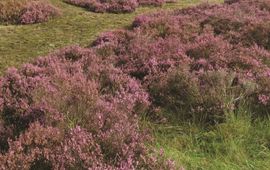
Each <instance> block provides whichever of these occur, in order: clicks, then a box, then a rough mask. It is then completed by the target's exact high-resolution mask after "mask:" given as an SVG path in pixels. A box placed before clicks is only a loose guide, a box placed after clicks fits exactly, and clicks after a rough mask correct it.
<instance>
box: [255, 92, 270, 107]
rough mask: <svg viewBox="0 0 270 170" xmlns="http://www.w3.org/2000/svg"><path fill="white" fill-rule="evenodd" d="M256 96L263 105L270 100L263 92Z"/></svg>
mask: <svg viewBox="0 0 270 170" xmlns="http://www.w3.org/2000/svg"><path fill="white" fill-rule="evenodd" d="M258 98H259V102H260V103H261V104H263V105H267V104H268V102H269V100H270V97H269V96H267V95H264V94H260V95H259V97H258Z"/></svg>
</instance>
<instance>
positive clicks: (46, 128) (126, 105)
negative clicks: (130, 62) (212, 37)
mask: <svg viewBox="0 0 270 170" xmlns="http://www.w3.org/2000/svg"><path fill="white" fill-rule="evenodd" d="M0 82H1V83H0V86H1V87H0V88H1V92H0V113H1V119H0V120H1V122H0V135H1V140H0V151H1V154H0V167H1V169H18V168H19V169H40V168H43V169H44V168H45V169H46V168H48V169H73V168H75V169H88V168H91V169H136V168H143V167H145V166H146V165H149V166H150V162H149V161H151V160H152V159H155V158H154V157H149V156H148V155H147V154H148V151H147V149H146V148H145V146H144V142H145V141H146V139H149V137H148V135H147V134H146V133H145V132H142V131H141V130H140V129H139V126H138V118H137V114H140V113H143V112H145V111H146V110H147V109H148V106H149V104H150V103H149V100H148V94H147V93H146V92H145V90H144V89H143V88H142V87H141V85H140V83H139V82H138V81H137V80H135V79H133V78H131V77H130V76H128V75H126V74H124V73H123V72H122V71H121V70H120V69H118V68H115V67H114V66H113V65H112V64H111V63H110V62H108V61H106V60H102V59H101V58H100V57H97V56H96V55H95V54H94V52H93V51H92V50H91V49H84V48H80V47H78V46H72V47H67V48H64V49H62V50H60V51H58V52H56V53H55V54H51V55H50V56H47V57H43V58H39V59H37V60H36V61H34V62H33V63H32V64H26V65H24V66H23V67H22V68H20V69H19V70H17V69H15V68H13V69H9V70H8V71H7V73H6V75H5V76H4V77H2V78H1V81H0ZM159 164H160V165H159ZM169 165H170V164H168V165H167V164H166V161H164V163H163V162H162V164H161V161H157V162H155V163H152V162H151V166H156V167H160V166H164V167H167V166H168V167H169Z"/></svg>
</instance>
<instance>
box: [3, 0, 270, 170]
mask: <svg viewBox="0 0 270 170" xmlns="http://www.w3.org/2000/svg"><path fill="white" fill-rule="evenodd" d="M73 2H75V0H74V1H73ZM76 2H79V1H76ZM80 2H82V1H80ZM84 2H86V1H84ZM87 2H90V1H87ZM101 2H103V1H100V2H99V1H98V3H99V4H98V5H101V6H102V5H106V6H108V9H110V5H111V4H114V5H115V4H117V5H119V4H118V2H119V3H120V4H121V5H123V4H122V3H123V2H124V1H106V3H108V4H109V5H107V4H106V3H101ZM104 2H105V1H104ZM127 2H129V1H127ZM132 2H133V1H132ZM153 2H157V1H153ZM160 2H161V1H160ZM162 2H163V1H162ZM164 2H165V1H164ZM92 3H97V1H91V4H92ZM134 3H135V1H134ZM136 3H140V1H138V2H137V1H136ZM76 5H78V4H76ZM80 6H82V5H80ZM124 6H125V5H124ZM84 7H85V6H84ZM88 7H89V6H88ZM122 7H123V6H121V7H119V8H118V6H116V7H115V8H113V9H119V11H120V12H126V11H125V10H124V11H123V8H122ZM125 7H126V6H125ZM89 8H90V7H89ZM91 9H92V8H91ZM125 9H126V8H125ZM93 11H95V10H93ZM87 12H88V11H87ZM98 12H100V11H98ZM102 12H115V11H111V10H107V8H106V9H105V7H104V11H103V10H102ZM88 13H90V12H88ZM106 15H115V14H106ZM117 15H123V14H117ZM59 17H60V16H59ZM269 19H270V2H269V1H268V0H253V1H249V0H226V1H225V3H219V4H210V3H203V4H200V5H198V6H195V7H187V8H184V9H177V10H173V11H155V12H152V13H148V14H141V15H139V16H137V17H136V18H135V19H134V20H133V22H132V23H131V24H130V25H129V26H127V27H126V28H121V29H117V30H110V31H107V32H103V33H101V34H100V35H99V36H98V37H97V38H95V39H94V41H92V42H91V43H89V44H88V45H87V46H86V45H85V46H80V45H71V46H67V47H64V48H62V49H59V50H57V51H55V52H53V53H50V54H48V55H46V56H43V57H39V58H36V59H34V60H33V61H32V62H29V63H27V64H23V65H21V66H19V67H18V68H9V69H7V70H6V71H5V72H4V74H3V76H2V77H1V78H0V117H1V118H0V137H1V139H0V168H1V169H88V168H90V169H127V170H129V169H153V170H156V169H160V170H163V169H170V170H171V169H268V167H269V166H270V161H269V160H270V159H269V158H270V141H269V139H270V128H269V126H270V120H269V112H270V51H269V50H270V37H269V35H270V23H269ZM56 20H57V18H56ZM89 42H90V40H89Z"/></svg>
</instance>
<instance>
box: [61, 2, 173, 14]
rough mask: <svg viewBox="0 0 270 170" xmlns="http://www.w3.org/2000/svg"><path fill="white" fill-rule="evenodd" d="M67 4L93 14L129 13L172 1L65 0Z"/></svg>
mask: <svg viewBox="0 0 270 170" xmlns="http://www.w3.org/2000/svg"><path fill="white" fill-rule="evenodd" d="M65 2H67V3H69V4H73V5H76V6H80V7H83V8H86V9H88V10H89V11H93V12H101V13H103V12H110V13H129V12H133V11H135V9H136V8H137V7H138V6H139V5H154V6H161V5H162V4H164V3H165V2H174V1H173V0H169V1H166V0H125V1H124V0H65Z"/></svg>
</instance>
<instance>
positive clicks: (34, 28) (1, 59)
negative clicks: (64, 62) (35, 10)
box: [0, 0, 220, 73]
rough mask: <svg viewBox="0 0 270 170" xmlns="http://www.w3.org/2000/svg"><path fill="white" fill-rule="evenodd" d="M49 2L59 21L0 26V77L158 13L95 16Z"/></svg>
mask: <svg viewBox="0 0 270 170" xmlns="http://www.w3.org/2000/svg"><path fill="white" fill-rule="evenodd" d="M51 1H52V3H53V4H54V5H56V6H57V7H59V8H60V9H61V10H62V13H63V14H62V16H61V17H58V18H56V19H53V20H50V21H49V22H46V23H41V24H35V25H19V26H15V25H9V26H3V25H0V73H2V72H3V71H4V70H5V69H6V68H7V67H10V66H18V65H20V64H22V63H25V62H27V61H29V60H31V59H32V58H35V57H37V56H40V55H45V54H48V53H49V52H51V51H53V50H55V49H58V48H61V47H63V46H67V45H72V44H79V45H82V46H86V45H88V44H89V43H90V42H91V41H92V40H93V39H95V37H96V36H97V35H98V34H99V33H101V32H104V31H106V30H112V29H117V28H123V27H126V26H129V25H130V24H131V22H132V20H133V19H134V17H135V16H136V15H138V14H142V13H145V12H152V11H156V10H160V9H161V8H153V7H140V8H138V9H137V10H136V12H134V13H131V14H108V13H105V14H97V13H93V12H89V11H86V10H85V9H83V8H79V7H75V6H72V5H68V4H66V3H64V2H62V1H61V0H51ZM218 1H220V0H211V2H218ZM200 2H203V0H179V2H178V3H173V4H167V5H164V6H163V7H162V9H175V8H183V7H187V6H190V5H196V4H198V3H200Z"/></svg>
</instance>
